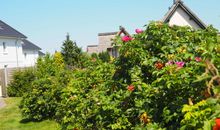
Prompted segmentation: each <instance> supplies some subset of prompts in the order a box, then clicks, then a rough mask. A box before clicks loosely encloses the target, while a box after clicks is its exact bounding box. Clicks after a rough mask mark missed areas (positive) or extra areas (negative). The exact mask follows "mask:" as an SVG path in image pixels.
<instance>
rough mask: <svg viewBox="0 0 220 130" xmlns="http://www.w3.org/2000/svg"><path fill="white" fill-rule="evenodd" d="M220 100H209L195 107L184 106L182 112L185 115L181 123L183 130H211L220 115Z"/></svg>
mask: <svg viewBox="0 0 220 130" xmlns="http://www.w3.org/2000/svg"><path fill="white" fill-rule="evenodd" d="M219 103H220V102H219V100H217V99H213V98H209V99H207V100H202V101H200V102H198V103H197V104H195V105H184V106H183V109H182V112H183V113H185V115H184V118H183V120H182V121H181V124H182V127H181V130H191V129H193V130H194V129H197V130H198V129H205V130H211V129H212V126H213V124H214V119H216V118H218V117H219V115H220V104H219Z"/></svg>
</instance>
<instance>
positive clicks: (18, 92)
mask: <svg viewBox="0 0 220 130" xmlns="http://www.w3.org/2000/svg"><path fill="white" fill-rule="evenodd" d="M34 80H35V72H34V69H33V68H28V69H25V70H18V71H15V72H14V73H13V76H12V81H11V82H10V84H9V85H8V87H7V93H8V96H10V97H21V96H23V95H24V94H25V93H29V92H30V91H31V90H32V82H33V81H34Z"/></svg>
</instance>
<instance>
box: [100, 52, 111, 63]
mask: <svg viewBox="0 0 220 130" xmlns="http://www.w3.org/2000/svg"><path fill="white" fill-rule="evenodd" d="M98 57H99V59H100V60H102V61H103V62H109V61H110V55H109V53H108V52H107V51H106V52H101V53H99V54H98Z"/></svg>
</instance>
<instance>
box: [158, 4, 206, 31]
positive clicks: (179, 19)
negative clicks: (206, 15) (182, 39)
mask: <svg viewBox="0 0 220 130" xmlns="http://www.w3.org/2000/svg"><path fill="white" fill-rule="evenodd" d="M162 22H164V23H168V24H169V25H178V26H190V27H192V28H194V29H205V28H206V25H205V24H204V23H203V21H202V20H200V19H199V17H197V15H196V14H195V13H194V12H193V11H192V10H190V9H189V8H188V7H187V6H186V5H185V4H184V3H183V1H181V0H174V2H173V5H172V6H171V7H170V9H169V11H168V12H167V13H166V15H165V16H164V17H163V19H162Z"/></svg>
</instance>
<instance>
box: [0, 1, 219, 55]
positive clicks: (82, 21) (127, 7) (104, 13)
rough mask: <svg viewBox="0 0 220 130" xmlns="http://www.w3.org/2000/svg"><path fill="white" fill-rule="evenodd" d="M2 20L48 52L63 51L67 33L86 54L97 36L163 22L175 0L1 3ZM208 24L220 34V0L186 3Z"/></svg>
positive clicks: (131, 30) (131, 31)
mask: <svg viewBox="0 0 220 130" xmlns="http://www.w3.org/2000/svg"><path fill="white" fill-rule="evenodd" d="M0 1H1V8H0V12H1V13H0V19H1V20H2V21H4V22H6V23H7V24H9V25H11V26H12V27H14V28H15V29H17V30H18V31H20V32H22V33H23V34H25V35H26V36H27V37H28V39H29V40H30V41H32V42H33V43H35V44H37V45H38V46H40V47H41V48H42V49H43V51H44V52H51V53H53V52H54V51H55V50H60V47H61V46H62V42H63V41H64V40H65V36H66V33H67V32H69V34H70V36H71V39H72V40H74V41H76V42H77V45H78V46H80V47H83V49H84V50H85V48H86V46H87V45H91V44H98V38H97V34H98V33H101V32H112V31H118V28H119V26H120V25H122V26H124V27H125V28H126V29H127V30H128V31H129V32H130V33H133V32H134V30H135V29H136V28H143V25H145V24H147V23H149V21H151V20H160V19H161V18H162V17H163V16H164V15H165V13H166V12H167V11H168V7H169V6H171V5H172V3H173V0H0ZM183 1H184V3H185V4H186V5H187V6H188V7H189V8H191V10H193V11H194V12H195V13H196V14H197V15H198V16H199V18H200V19H202V20H203V21H204V22H205V23H206V24H208V25H209V24H212V25H213V26H214V27H216V28H217V29H219V30H220V9H219V8H220V0H209V1H208V0H183Z"/></svg>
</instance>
